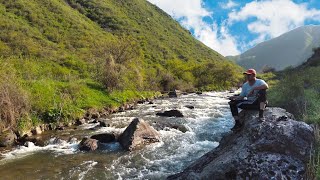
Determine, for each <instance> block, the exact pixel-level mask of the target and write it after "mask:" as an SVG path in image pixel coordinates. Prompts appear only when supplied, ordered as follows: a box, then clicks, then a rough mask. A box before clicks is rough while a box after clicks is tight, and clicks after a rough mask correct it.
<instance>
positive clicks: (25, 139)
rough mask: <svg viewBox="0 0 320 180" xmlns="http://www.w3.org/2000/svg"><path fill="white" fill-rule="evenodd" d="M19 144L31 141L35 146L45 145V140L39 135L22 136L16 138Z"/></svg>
mask: <svg viewBox="0 0 320 180" xmlns="http://www.w3.org/2000/svg"><path fill="white" fill-rule="evenodd" d="M18 142H19V144H20V145H25V144H27V142H32V143H33V144H34V145H36V146H41V147H43V146H45V145H46V142H45V140H44V139H43V138H42V137H41V136H24V137H21V138H19V139H18Z"/></svg>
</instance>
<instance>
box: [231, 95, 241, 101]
mask: <svg viewBox="0 0 320 180" xmlns="http://www.w3.org/2000/svg"><path fill="white" fill-rule="evenodd" d="M242 99H243V97H241V96H231V97H229V100H231V101H235V100H242Z"/></svg>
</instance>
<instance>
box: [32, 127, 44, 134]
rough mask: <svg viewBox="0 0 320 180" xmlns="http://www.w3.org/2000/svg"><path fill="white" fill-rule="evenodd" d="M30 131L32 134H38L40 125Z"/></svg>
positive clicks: (40, 132)
mask: <svg viewBox="0 0 320 180" xmlns="http://www.w3.org/2000/svg"><path fill="white" fill-rule="evenodd" d="M31 132H32V134H33V135H39V134H42V129H41V127H40V126H37V127H36V128H34V129H33V130H32V131H31Z"/></svg>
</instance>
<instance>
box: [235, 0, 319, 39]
mask: <svg viewBox="0 0 320 180" xmlns="http://www.w3.org/2000/svg"><path fill="white" fill-rule="evenodd" d="M251 18H253V19H254V20H253V21H252V22H250V23H249V24H248V25H247V27H248V30H249V31H250V32H252V33H256V34H258V35H259V37H258V38H257V39H256V40H254V41H253V42H252V43H254V44H256V43H259V42H262V41H264V40H266V39H268V38H274V37H277V36H279V35H281V34H283V33H285V32H287V31H289V30H292V29H294V28H296V27H299V26H303V25H304V23H305V21H306V20H318V21H319V19H320V11H319V10H316V9H308V6H307V4H306V3H302V4H296V3H294V2H293V1H291V0H265V1H254V2H250V3H248V4H246V5H245V6H244V7H243V8H241V9H240V10H239V11H238V12H237V11H233V12H231V13H230V14H229V25H231V24H233V23H234V22H239V21H246V20H248V19H250V20H252V19H251Z"/></svg>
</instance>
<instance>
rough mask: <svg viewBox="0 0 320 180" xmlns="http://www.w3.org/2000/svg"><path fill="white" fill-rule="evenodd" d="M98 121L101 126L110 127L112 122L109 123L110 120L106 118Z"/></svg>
mask: <svg viewBox="0 0 320 180" xmlns="http://www.w3.org/2000/svg"><path fill="white" fill-rule="evenodd" d="M98 122H99V126H100V127H109V126H110V124H109V123H108V121H107V120H106V119H99V120H98Z"/></svg>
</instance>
